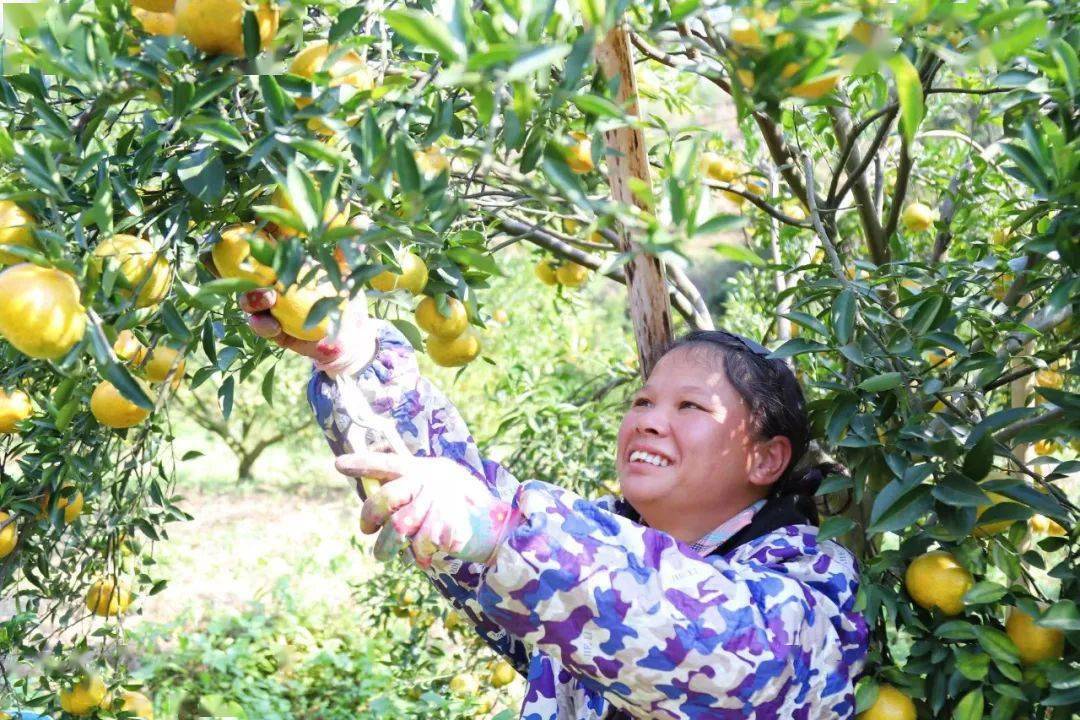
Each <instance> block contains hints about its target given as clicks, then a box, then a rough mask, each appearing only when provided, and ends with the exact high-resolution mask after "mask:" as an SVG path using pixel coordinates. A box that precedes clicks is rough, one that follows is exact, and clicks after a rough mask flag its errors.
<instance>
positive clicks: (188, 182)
mask: <svg viewBox="0 0 1080 720" xmlns="http://www.w3.org/2000/svg"><path fill="white" fill-rule="evenodd" d="M176 175H177V177H178V178H180V183H181V184H182V185H183V186H184V189H185V190H187V191H188V193H190V194H191V196H192V197H194V198H196V199H197V200H199V201H200V202H202V203H203V204H205V205H214V204H215V203H217V201H218V200H220V199H221V198H222V197H223V196H224V194H225V165H224V164H223V163H222V162H221V158H220V157H218V154H217V152H215V151H214V150H212V149H211V148H208V147H204V148H202V149H201V150H197V151H195V152H193V153H192V154H190V155H187V156H185V157H183V158H181V159H180V162H179V163H177V166H176Z"/></svg>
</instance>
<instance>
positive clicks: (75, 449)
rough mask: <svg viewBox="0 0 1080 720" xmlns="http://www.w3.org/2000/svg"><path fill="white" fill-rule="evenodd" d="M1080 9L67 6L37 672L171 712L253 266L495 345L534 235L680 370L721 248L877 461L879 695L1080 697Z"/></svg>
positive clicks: (866, 580)
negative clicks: (197, 528) (172, 631)
mask: <svg viewBox="0 0 1080 720" xmlns="http://www.w3.org/2000/svg"><path fill="white" fill-rule="evenodd" d="M1078 36H1080V31H1078V29H1077V10H1076V7H1075V4H1073V3H1069V2H1053V1H1049V2H1046V1H1044V2H1039V3H1035V2H1020V1H1019V0H1012V1H1006V0H997V1H994V2H989V1H983V2H975V3H948V2H938V1H936V0H918V1H911V2H898V3H877V2H854V1H853V0H847V1H844V2H831V3H826V2H817V1H814V0H808V1H806V2H799V3H779V2H768V3H766V2H748V1H743V2H735V3H731V4H723V5H721V4H717V3H713V2H705V1H703V0H679V1H678V2H673V1H668V0H655V1H651V2H645V3H636V4H631V3H611V4H606V3H603V2H600V0H588V1H586V2H581V3H486V2H483V1H482V0H478V2H475V3H472V4H469V3H465V2H464V1H463V0H454V1H452V2H443V3H428V2H422V1H417V2H407V3H406V2H401V3H387V4H386V5H385V7H383V6H378V7H376V6H374V5H367V4H362V5H347V4H343V3H337V2H334V1H333V0H326V1H324V2H318V3H310V4H300V3H292V4H285V3H280V4H275V3H273V2H251V3H247V4H245V3H242V2H241V0H177V1H176V2H175V4H174V3H173V2H171V0H135V1H134V2H132V3H131V4H129V3H128V2H127V1H126V0H116V1H111V0H99V1H97V2H93V3H91V2H87V1H86V0H65V1H62V2H59V3H57V4H55V5H54V6H52V7H50V8H49V9H48V10H47V12H45V13H44V16H43V19H42V20H41V21H40V23H39V24H37V25H36V26H34V27H29V28H24V29H23V30H22V32H21V36H20V37H19V38H7V40H8V41H9V42H8V43H7V48H6V50H7V52H6V55H5V59H4V62H5V64H6V73H5V76H4V77H3V79H2V80H0V162H2V168H3V176H2V180H0V190H2V193H3V196H4V199H3V201H2V204H0V225H2V228H0V249H2V251H3V254H2V255H0V261H2V262H3V263H4V265H5V266H6V268H5V269H4V270H3V272H2V273H0V336H2V338H3V342H2V343H0V388H2V395H0V401H2V402H0V430H2V431H3V433H4V434H3V436H2V437H3V439H2V440H0V480H2V484H0V511H2V514H0V524H2V527H0V588H2V590H3V599H4V601H5V602H6V603H8V604H9V605H10V606H11V607H12V612H11V613H10V614H9V615H8V616H7V617H6V619H4V620H2V621H0V628H2V632H0V659H2V660H3V668H4V669H3V672H4V675H3V677H2V678H0V680H2V684H0V691H2V692H3V693H4V694H5V696H6V697H10V698H12V700H11V701H10V702H6V704H8V705H13V704H17V705H19V706H25V707H31V708H35V709H42V710H46V711H49V712H53V713H58V712H64V713H67V714H68V715H69V716H79V717H84V716H92V715H94V714H95V713H96V714H97V716H98V717H102V718H113V717H130V716H131V715H132V714H133V713H134V715H135V716H144V715H145V710H144V708H145V706H146V704H145V702H144V700H145V697H144V694H134V693H135V691H134V690H132V689H130V688H125V687H124V685H125V682H126V679H127V676H126V672H125V660H124V658H123V656H122V655H121V653H120V652H119V646H120V643H121V640H122V637H123V627H124V617H125V615H126V614H128V613H131V612H137V608H138V598H139V596H141V595H145V594H150V593H155V592H160V591H162V590H163V589H164V588H165V583H164V580H163V579H162V578H160V577H157V576H156V575H155V571H154V566H153V564H152V557H151V556H150V555H149V553H147V552H144V550H145V549H146V548H147V547H148V546H149V545H150V544H152V542H154V541H157V540H161V539H165V538H167V536H168V524H169V523H170V522H173V521H178V520H182V519H184V518H185V517H186V516H185V514H184V511H183V509H182V508H181V507H179V506H178V504H177V501H176V498H175V496H174V492H173V488H172V485H171V478H172V477H173V474H174V471H175V466H176V463H177V461H178V460H179V459H180V458H176V457H174V456H173V454H172V453H171V452H170V447H171V446H170V440H171V438H172V434H173V432H174V429H173V427H172V426H171V425H170V422H169V407H170V403H171V402H172V399H173V398H174V396H175V395H176V394H177V393H184V392H188V391H189V389H195V388H203V390H202V392H203V393H205V392H206V391H207V390H206V389H209V390H211V391H212V393H213V395H214V396H215V397H216V400H217V403H218V406H219V410H220V413H221V415H222V417H223V418H224V419H225V420H226V421H228V420H229V418H230V416H231V413H232V410H233V407H234V405H235V402H236V398H237V386H238V384H239V383H242V382H250V381H251V379H252V376H255V378H254V379H255V380H257V381H258V382H260V383H262V386H263V387H267V386H269V387H272V386H273V385H274V384H275V378H274V376H273V375H271V374H270V373H271V368H272V367H273V366H274V364H275V363H276V362H277V357H278V356H277V353H278V352H279V351H278V350H276V349H275V348H274V347H272V346H271V345H269V344H268V343H266V342H265V341H263V340H261V339H259V338H257V337H255V336H254V335H252V334H251V333H250V332H249V331H248V329H247V326H246V324H245V320H244V315H243V313H242V312H241V311H240V310H239V308H238V307H237V305H236V303H235V301H234V298H235V294H236V293H237V292H238V291H242V290H247V289H251V288H255V287H274V288H276V289H278V290H279V292H280V293H281V296H282V300H281V301H280V302H279V303H278V305H277V306H276V307H275V315H276V317H277V318H278V320H279V321H280V322H281V324H282V326H283V327H284V328H285V329H286V331H288V332H289V333H290V334H292V335H295V336H297V337H301V338H304V339H308V340H319V339H321V338H323V337H324V336H326V334H327V333H328V332H330V331H331V326H332V324H333V322H334V321H335V319H336V318H337V316H338V314H339V312H340V308H341V305H342V302H343V300H344V299H345V298H347V297H348V296H350V295H352V294H355V293H356V292H357V291H358V290H359V289H360V288H367V289H368V292H369V294H370V297H371V298H372V301H373V303H374V312H375V314H377V315H379V316H383V317H387V318H390V319H391V320H392V321H393V322H395V323H396V324H397V325H398V327H399V328H400V329H401V330H402V331H403V332H404V333H405V334H406V335H407V336H408V337H409V338H410V340H411V341H412V342H413V344H414V345H416V346H417V348H422V349H424V350H425V351H426V353H427V355H428V356H429V357H430V359H431V360H432V361H433V362H434V363H435V364H437V365H440V366H445V367H451V368H454V367H464V366H467V365H468V364H469V363H470V362H473V361H474V360H476V359H477V358H478V357H482V356H484V348H483V347H482V345H481V341H480V336H479V334H478V333H477V332H476V330H475V328H478V327H483V326H484V325H486V324H487V323H489V322H491V321H492V320H493V319H496V320H497V318H494V314H493V313H492V312H491V311H490V309H489V307H490V305H489V301H488V298H487V297H486V294H485V289H486V288H487V286H488V282H489V280H490V278H492V277H493V276H495V275H497V274H499V273H500V266H501V260H502V258H503V257H504V255H503V253H504V252H506V251H507V249H508V248H509V247H510V246H514V245H520V246H525V247H528V248H530V249H531V252H533V253H534V254H535V273H536V278H537V282H538V283H542V284H543V285H545V286H549V287H550V292H552V293H553V294H554V295H556V296H557V297H558V296H564V295H568V294H569V293H572V292H573V291H574V289H575V288H577V287H579V286H581V285H582V284H584V283H586V282H607V281H609V280H610V281H613V282H618V283H623V284H629V286H630V293H629V298H630V300H629V306H630V311H631V313H630V314H631V317H632V318H633V320H634V324H635V331H636V335H637V337H638V339H639V348H638V350H639V353H640V356H641V358H642V360H643V363H642V365H643V366H644V368H645V369H647V368H648V367H649V364H650V363H651V362H652V361H653V360H655V357H656V354H657V352H658V351H659V348H660V346H661V344H662V341H663V340H664V339H665V338H666V336H669V335H670V334H671V331H672V327H673V325H676V324H678V325H679V326H682V325H686V326H697V327H708V326H710V325H711V324H712V323H713V322H714V317H713V314H711V313H710V309H709V308H708V307H707V306H706V305H705V303H704V301H703V300H702V298H701V294H700V293H699V292H698V290H697V289H696V288H695V286H694V284H693V283H692V282H691V281H690V280H689V273H688V272H687V270H688V268H687V258H690V257H693V256H694V251H695V250H699V249H700V248H701V247H703V246H704V247H706V248H708V247H712V246H714V245H715V247H716V249H717V251H718V252H720V253H722V254H723V255H725V256H726V257H728V258H730V259H733V260H736V261H739V262H741V263H744V264H746V266H747V269H746V271H744V272H742V273H740V274H739V275H737V276H736V277H735V279H734V281H733V282H731V283H729V286H728V288H727V292H726V295H725V303H724V312H723V314H724V315H725V317H724V323H725V324H726V325H728V326H731V327H733V328H738V329H742V330H744V331H750V332H756V333H757V334H758V335H761V336H763V337H765V338H767V339H768V340H771V341H773V344H774V345H775V346H776V347H777V350H776V354H777V356H778V357H784V358H791V359H792V361H793V362H794V363H795V364H796V366H797V368H798V370H799V373H800V375H801V376H802V378H803V380H804V383H805V384H806V386H807V390H808V393H809V395H810V399H811V409H812V413H813V418H814V422H815V427H816V429H817V430H818V437H819V438H820V448H819V450H820V452H822V453H831V454H834V455H836V456H838V457H839V458H840V459H842V460H844V461H846V462H847V464H848V465H849V466H850V467H851V468H852V473H851V475H850V477H840V476H836V477H831V478H829V479H828V480H827V481H826V483H825V484H824V486H823V487H822V490H821V494H822V496H823V500H827V501H828V506H829V511H830V512H829V513H828V515H827V518H826V520H825V521H824V523H823V526H822V530H821V534H822V536H823V537H836V538H841V539H842V541H843V542H845V544H847V545H848V546H850V547H852V548H853V549H854V550H856V552H857V553H858V555H859V557H860V560H861V562H862V569H863V584H862V589H861V592H860V607H861V609H862V610H863V611H864V613H865V615H866V617H867V620H868V622H869V623H870V624H871V626H872V627H874V628H875V630H876V633H875V639H874V644H873V647H872V648H871V653H870V658H869V662H868V665H867V668H866V670H867V672H866V674H865V677H864V678H863V679H862V680H861V682H860V685H859V688H858V698H857V699H858V707H859V710H860V712H865V713H866V717H870V718H913V717H916V716H921V717H962V718H979V717H984V716H987V717H992V718H1011V717H1015V716H1025V717H1059V718H1061V717H1069V716H1070V715H1071V713H1073V712H1074V711H1075V710H1076V708H1077V706H1078V704H1080V686H1078V685H1077V683H1076V680H1075V678H1076V676H1077V660H1078V652H1077V637H1078V636H1077V635H1076V633H1077V632H1078V631H1080V612H1078V610H1077V606H1076V598H1077V596H1078V594H1080V593H1078V580H1077V573H1076V562H1075V561H1076V556H1077V552H1078V547H1077V534H1076V530H1075V527H1076V522H1075V521H1076V518H1077V512H1078V511H1077V505H1076V502H1077V492H1076V487H1075V484H1073V485H1070V475H1071V474H1075V473H1076V471H1077V469H1078V466H1077V461H1076V447H1075V443H1074V444H1073V446H1070V444H1069V443H1070V441H1075V439H1076V438H1077V437H1080V419H1078V411H1080V402H1078V395H1077V393H1076V392H1075V390H1076V384H1077V383H1076V371H1075V367H1076V364H1075V360H1076V350H1077V342H1076V335H1075V332H1074V331H1072V330H1071V322H1072V320H1071V318H1072V315H1073V312H1074V310H1075V308H1076V305H1077V302H1078V296H1080V282H1078V280H1077V270H1078V269H1080V247H1078V243H1077V238H1078V237H1080V211H1078V207H1077V206H1078V196H1077V187H1078V184H1077V179H1078V178H1077V167H1078V160H1077V158H1078V154H1077V144H1078V141H1077V134H1078V130H1080V127H1078V124H1080V118H1078V110H1077V104H1076V103H1077V94H1078V91H1080V60H1078V58H1077V54H1076V51H1075V47H1077V45H1078V44H1080V43H1078V42H1077V40H1078V39H1080V37H1078ZM723 104H731V106H733V107H734V108H735V117H734V120H733V123H732V127H731V128H726V127H722V126H721V127H718V126H715V125H711V124H708V123H703V118H708V117H710V113H712V112H713V111H715V109H716V108H717V107H719V106H721V105H723ZM740 229H741V231H742V233H743V237H744V240H745V242H743V243H732V242H731V238H730V236H721V235H719V234H720V233H731V232H733V231H737V230H740ZM593 276H601V277H602V278H603V279H601V278H596V279H595V280H593V279H592V278H593ZM421 295H422V296H423V297H418V296H421ZM620 302H622V301H620ZM669 305H670V307H671V308H672V309H674V311H675V320H674V321H672V319H671V317H670V315H669V310H668V307H669ZM715 315H716V319H717V320H718V319H719V316H720V313H719V312H718V313H716V314H715ZM537 341H538V342H544V338H537ZM489 359H491V360H492V361H493V362H498V360H499V359H498V358H489ZM457 372H459V373H460V372H467V370H460V371H457ZM603 396H604V393H602V392H601V393H598V394H596V395H595V397H596V398H603ZM552 418H555V419H556V420H557V415H553V416H552ZM510 421H511V424H510V425H508V426H507V429H510V428H512V426H513V423H514V422H517V421H515V420H513V419H512V418H511V419H510ZM533 429H535V428H533ZM601 436H602V434H601ZM1073 482H1074V481H1073ZM148 541H149V542H148ZM125 713H126V715H125Z"/></svg>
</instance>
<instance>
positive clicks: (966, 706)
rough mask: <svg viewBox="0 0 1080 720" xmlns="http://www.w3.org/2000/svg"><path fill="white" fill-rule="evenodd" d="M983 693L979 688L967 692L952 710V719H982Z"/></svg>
mask: <svg viewBox="0 0 1080 720" xmlns="http://www.w3.org/2000/svg"><path fill="white" fill-rule="evenodd" d="M982 716H983V694H982V690H981V689H980V688H976V689H974V690H972V691H971V692H969V693H968V694H967V695H965V696H964V698H963V699H962V700H961V701H960V703H959V704H958V705H957V706H956V710H955V711H954V712H953V720H982Z"/></svg>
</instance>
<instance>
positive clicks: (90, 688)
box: [60, 675, 105, 716]
mask: <svg viewBox="0 0 1080 720" xmlns="http://www.w3.org/2000/svg"><path fill="white" fill-rule="evenodd" d="M104 702H105V683H103V682H102V681H101V678H99V677H97V676H96V675H91V676H89V677H84V678H83V679H82V680H80V681H79V682H78V683H76V684H75V685H74V686H72V687H70V688H66V689H63V690H61V691H60V707H61V708H62V709H63V710H64V712H69V713H71V714H72V715H80V716H81V715H89V714H90V713H92V712H94V710H96V709H97V708H99V707H101V705H102V704H103V703H104Z"/></svg>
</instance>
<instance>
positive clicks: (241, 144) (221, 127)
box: [183, 115, 248, 152]
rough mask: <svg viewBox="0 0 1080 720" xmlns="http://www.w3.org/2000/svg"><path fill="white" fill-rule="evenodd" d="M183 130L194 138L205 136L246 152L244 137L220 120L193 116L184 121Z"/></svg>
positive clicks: (246, 145)
mask: <svg viewBox="0 0 1080 720" xmlns="http://www.w3.org/2000/svg"><path fill="white" fill-rule="evenodd" d="M183 128H184V130H186V131H187V132H189V133H191V134H192V135H195V136H196V137H198V136H202V135H206V136H209V137H212V138H213V139H215V140H220V141H221V142H223V143H225V144H226V145H228V146H230V147H232V148H235V149H236V150H238V151H240V152H247V149H248V144H247V141H246V140H244V136H243V135H241V134H240V131H239V130H237V129H236V128H235V127H233V126H232V125H230V124H229V123H227V122H225V121H224V120H222V119H221V118H216V117H210V116H206V115H195V116H192V117H189V118H187V119H186V120H184V123H183Z"/></svg>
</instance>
